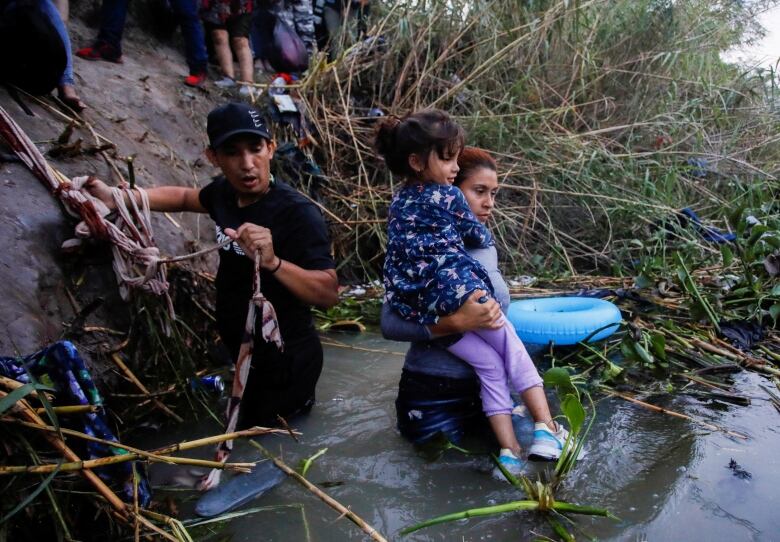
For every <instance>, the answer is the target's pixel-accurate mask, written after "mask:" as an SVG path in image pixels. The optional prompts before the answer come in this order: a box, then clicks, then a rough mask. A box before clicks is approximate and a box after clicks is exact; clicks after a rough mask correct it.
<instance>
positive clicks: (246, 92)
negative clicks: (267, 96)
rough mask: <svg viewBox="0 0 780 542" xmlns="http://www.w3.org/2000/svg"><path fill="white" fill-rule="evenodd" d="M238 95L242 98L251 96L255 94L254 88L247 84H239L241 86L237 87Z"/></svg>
mask: <svg viewBox="0 0 780 542" xmlns="http://www.w3.org/2000/svg"><path fill="white" fill-rule="evenodd" d="M238 95H239V96H241V97H242V98H252V97H254V95H255V89H253V88H252V87H250V86H249V85H241V88H239V89H238Z"/></svg>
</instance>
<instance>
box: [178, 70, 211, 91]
mask: <svg viewBox="0 0 780 542" xmlns="http://www.w3.org/2000/svg"><path fill="white" fill-rule="evenodd" d="M206 79H208V75H206V72H199V73H191V74H189V75H188V76H187V77H185V78H184V84H185V85H187V86H188V87H199V86H201V85H203V83H205V82H206Z"/></svg>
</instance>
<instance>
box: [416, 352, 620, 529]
mask: <svg viewBox="0 0 780 542" xmlns="http://www.w3.org/2000/svg"><path fill="white" fill-rule="evenodd" d="M544 384H545V386H548V387H552V388H554V389H555V390H556V393H557V395H558V399H559V401H560V409H561V412H562V414H563V416H564V417H565V418H566V421H567V422H568V426H569V429H570V431H569V438H568V439H566V443H565V444H564V447H563V451H562V452H561V457H560V458H559V459H558V461H557V462H556V464H555V469H554V471H553V473H552V474H551V476H550V480H549V481H543V480H542V479H541V478H540V479H538V480H535V481H533V480H531V479H530V478H528V477H527V476H519V477H515V476H513V475H512V474H511V473H510V472H508V471H507V470H506V469H505V468H504V467H503V466H502V465H501V463H500V462H499V461H498V460H497V458H495V457H494V458H493V459H494V461H495V463H496V466H497V467H498V468H499V469H500V470H501V472H502V473H503V475H504V476H505V477H506V479H507V480H508V481H509V483H511V484H512V485H513V486H515V487H517V488H518V489H520V490H521V491H522V492H523V494H524V495H525V498H524V499H522V500H517V501H511V502H507V503H503V504H497V505H494V506H487V507H482V508H471V509H469V510H463V511H461V512H454V513H452V514H446V515H443V516H439V517H436V518H433V519H429V520H427V521H423V522H421V523H418V524H417V525H413V526H411V527H408V528H406V529H404V530H403V531H401V533H402V534H409V533H412V532H414V531H417V530H419V529H423V528H425V527H430V526H432V525H438V524H441V523H447V522H451V521H458V520H462V519H467V518H474V517H484V516H493V515H497V514H505V513H507V512H518V511H534V512H541V513H544V515H545V519H546V520H547V521H548V523H549V524H550V526H551V527H552V529H553V531H554V532H555V533H556V534H557V535H558V536H560V537H561V539H563V540H574V536H573V535H572V534H571V533H570V531H569V529H570V527H567V526H566V525H564V523H562V522H561V521H559V520H560V519H561V518H566V519H567V523H568V524H569V525H575V524H574V523H573V521H571V518H569V515H570V514H575V515H576V514H579V515H589V516H601V517H607V518H613V519H616V518H614V516H612V515H611V514H610V513H609V511H608V510H606V509H603V508H598V507H594V506H583V505H579V504H573V503H569V502H564V501H560V500H556V498H555V495H556V491H557V490H558V489H559V487H560V485H561V482H562V481H563V480H564V479H565V478H566V476H567V475H568V474H569V473H570V472H571V471H572V469H573V468H574V466H575V465H576V463H577V459H578V457H580V454H581V453H582V447H583V444H584V442H585V437H586V436H587V434H588V432H589V431H590V428H591V425H592V424H593V419H594V416H593V411H594V405H593V402H592V401H591V400H590V396H589V395H588V394H587V393H584V395H585V397H587V399H588V405H589V409H590V411H591V416H590V419H589V421H588V423H587V425H586V420H587V419H588V415H587V412H586V409H585V407H584V406H583V404H582V395H583V392H581V391H580V390H579V389H578V388H577V387H576V386H575V385H574V383H573V382H572V378H571V375H570V374H569V372H568V371H567V370H566V369H564V368H562V367H553V368H551V369H549V370H548V371H547V372H545V374H544Z"/></svg>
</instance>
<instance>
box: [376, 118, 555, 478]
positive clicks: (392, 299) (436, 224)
mask: <svg viewBox="0 0 780 542" xmlns="http://www.w3.org/2000/svg"><path fill="white" fill-rule="evenodd" d="M376 146H377V150H378V151H379V153H380V154H381V155H382V156H383V157H384V159H385V162H386V164H387V165H388V167H389V169H390V170H391V172H393V173H394V174H396V175H399V176H401V177H403V178H404V179H405V182H404V185H403V186H402V188H401V189H400V190H399V191H398V192H397V193H396V195H395V197H394V199H393V202H392V204H391V206H390V212H389V217H388V231H389V233H388V247H387V256H386V259H385V287H386V290H387V294H386V299H387V304H389V306H390V307H392V309H393V312H395V313H397V314H399V315H400V316H401V317H402V318H403V319H405V320H407V321H408V322H409V323H412V322H416V323H417V325H425V326H429V327H431V328H432V329H434V330H435V328H436V326H438V325H440V319H441V320H442V323H443V322H444V320H446V319H448V318H449V319H451V318H452V316H453V315H455V314H456V313H459V312H461V311H460V309H461V308H462V307H465V308H466V309H468V310H473V307H474V305H475V304H477V300H479V301H480V302H482V303H484V302H487V304H490V303H494V301H493V299H495V297H496V296H497V295H499V296H500V297H501V298H505V299H502V301H505V302H507V301H508V291H507V290H506V286H505V284H503V281H502V280H501V278H500V274H497V273H496V274H494V275H493V277H492V280H491V276H490V275H489V274H488V272H487V271H486V270H485V268H484V267H483V265H481V264H480V263H479V262H478V261H477V260H476V259H474V258H473V257H472V256H471V255H470V254H469V252H468V251H467V250H466V245H468V246H469V248H470V249H471V250H482V251H487V252H492V253H493V254H495V248H494V246H493V243H492V237H491V235H490V232H489V231H488V230H487V228H486V227H485V226H484V224H483V223H481V222H480V220H478V219H477V218H476V217H475V216H474V213H472V211H471V209H470V208H469V206H468V203H467V201H466V199H464V195H463V193H462V192H461V191H460V190H459V189H458V188H456V187H454V186H453V183H454V182H456V180H457V179H458V174H459V171H460V168H459V166H458V156H459V154H460V152H461V150H462V148H463V131H462V129H461V128H460V126H458V125H457V124H456V123H455V122H453V121H452V120H451V119H450V118H449V117H448V116H447V114H446V113H444V112H441V111H436V110H428V111H421V112H418V113H415V114H412V115H408V116H407V117H405V118H404V119H398V118H395V117H389V118H387V119H385V120H384V121H383V123H382V124H381V125H380V127H379V129H378V131H377V137H376ZM469 152H472V151H469ZM488 158H489V157H488ZM491 162H492V161H491ZM488 169H490V164H488ZM492 172H493V178H495V164H494V163H493V164H492ZM472 173H473V171H472ZM461 180H462V179H461ZM495 188H497V180H496V182H495ZM488 216H489V212H487V213H483V217H482V218H484V221H486V220H487V217H488ZM495 275H498V281H500V284H499V286H500V288H498V289H494V285H493V280H496V277H495ZM497 290H498V291H497ZM480 298H481V299H480ZM387 313H388V311H387V310H386V311H385V313H384V314H383V329H385V328H386V324H385V320H386V315H387ZM392 338H395V337H392ZM438 346H439V347H443V348H446V350H447V351H448V352H449V353H450V354H453V355H454V356H457V357H458V358H460V359H463V360H465V361H466V362H467V363H468V364H469V365H470V366H471V367H472V368H473V370H474V371H475V372H476V374H477V376H478V378H479V386H480V397H481V401H482V408H483V411H484V412H485V414H486V415H487V416H488V420H489V422H490V426H491V428H492V430H493V432H494V434H495V435H496V439H497V440H498V443H499V445H500V447H501V452H500V456H499V460H500V462H501V463H502V464H503V466H504V467H506V468H507V469H508V470H510V471H511V472H513V473H515V474H516V473H518V472H520V471H521V470H522V466H523V463H522V462H521V461H520V456H521V453H522V449H521V447H520V444H519V443H518V441H517V438H516V436H515V433H514V429H513V427H512V421H511V412H512V409H513V403H512V399H511V396H510V391H516V392H518V393H520V394H521V395H522V396H523V399H524V401H525V403H526V404H527V406H528V409H529V411H530V412H531V414H532V415H533V416H534V419H535V421H536V422H537V424H536V427H535V432H534V433H535V434H534V439H535V440H534V444H533V445H532V447H531V450H530V452H531V456H532V457H533V456H535V457H536V458H542V459H554V458H555V457H556V456H557V454H556V451H557V450H559V449H560V447H561V445H562V443H563V441H565V439H566V436H567V433H566V431H565V430H564V429H563V428H561V427H559V426H558V425H557V424H556V423H555V422H554V421H553V420H552V418H551V416H550V412H549V407H548V406H547V401H546V398H545V395H544V392H543V389H542V387H541V385H542V380H541V378H540V377H539V374H538V372H537V371H536V368H535V367H534V365H533V362H532V360H531V358H530V357H529V356H528V354H527V352H526V350H525V348H524V346H523V344H522V342H521V341H520V339H519V338H518V337H517V335H516V333H515V331H514V329H513V327H512V326H511V324H509V323H508V321H507V320H506V319H504V318H501V319H500V320H499V321H498V322H496V323H491V324H490V325H488V326H487V327H486V328H485V327H483V328H478V329H473V330H470V331H467V332H466V333H463V335H462V336H454V337H447V338H446V339H445V342H441V341H439V343H438ZM407 362H408V358H407ZM405 372H406V370H405ZM507 381H509V386H508V385H507ZM403 382H404V379H403V377H402V385H403ZM510 388H511V390H510ZM400 400H401V394H400V393H399V401H400ZM407 414H409V415H410V416H413V415H414V414H416V412H414V411H413V410H410V411H409V412H408V413H407ZM446 421H447V420H446V419H444V418H442V423H444V425H446ZM399 427H400V428H401V429H402V432H403V431H404V427H403V423H402V418H401V412H400V409H399ZM444 432H445V433H446V431H444ZM410 436H412V437H413V438H414V435H410ZM548 441H549V442H548ZM558 453H559V452H558Z"/></svg>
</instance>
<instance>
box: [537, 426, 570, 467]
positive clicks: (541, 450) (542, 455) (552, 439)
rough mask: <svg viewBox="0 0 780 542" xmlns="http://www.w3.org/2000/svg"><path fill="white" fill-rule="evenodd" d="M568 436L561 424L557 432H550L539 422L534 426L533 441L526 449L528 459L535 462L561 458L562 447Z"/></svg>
mask: <svg viewBox="0 0 780 542" xmlns="http://www.w3.org/2000/svg"><path fill="white" fill-rule="evenodd" d="M568 436H569V432H568V431H566V429H564V428H563V427H561V424H558V430H557V431H555V432H552V431H550V428H549V427H547V424H546V423H542V422H539V423H537V424H535V425H534V441H533V443H532V444H531V447H530V448H529V449H528V459H533V460H536V461H555V460H556V459H558V458H559V457H561V452H562V451H563V445H564V443H565V442H566V439H567V438H568Z"/></svg>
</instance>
